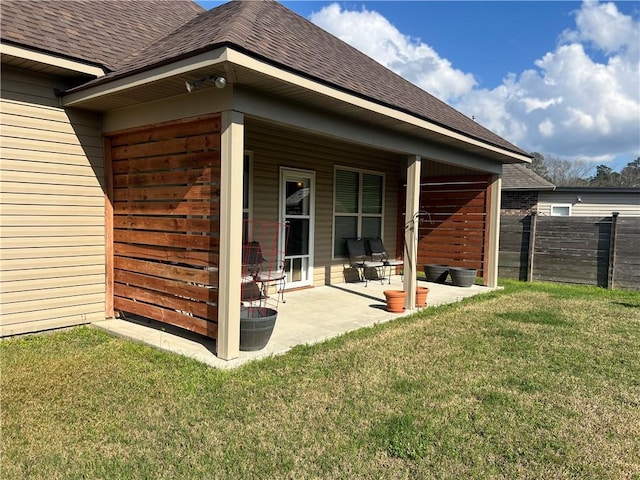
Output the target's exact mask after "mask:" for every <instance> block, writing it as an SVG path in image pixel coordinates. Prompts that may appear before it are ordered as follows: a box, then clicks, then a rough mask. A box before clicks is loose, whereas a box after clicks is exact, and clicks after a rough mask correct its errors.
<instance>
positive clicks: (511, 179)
mask: <svg viewBox="0 0 640 480" xmlns="http://www.w3.org/2000/svg"><path fill="white" fill-rule="evenodd" d="M555 188H556V187H555V185H554V184H553V183H551V182H549V181H548V180H546V179H544V178H542V177H541V176H540V175H538V174H537V173H536V172H534V171H533V170H531V169H530V168H527V167H525V166H524V165H521V164H512V165H505V166H504V168H503V169H502V202H501V205H500V209H501V212H502V215H518V216H523V215H529V214H530V213H532V212H534V211H536V210H537V209H538V198H539V197H540V194H541V192H549V191H553V190H554V189H555Z"/></svg>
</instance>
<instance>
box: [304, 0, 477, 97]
mask: <svg viewBox="0 0 640 480" xmlns="http://www.w3.org/2000/svg"><path fill="white" fill-rule="evenodd" d="M310 19H311V21H312V22H313V23H315V24H316V25H318V26H320V27H322V28H324V29H325V30H327V31H329V32H331V33H332V34H334V35H335V36H336V37H338V38H340V39H341V40H343V41H345V42H347V43H349V44H350V45H352V46H354V47H355V48H357V49H358V50H360V51H361V52H363V53H365V54H367V55H369V56H370V57H371V58H373V59H375V60H377V61H378V62H380V63H381V64H382V65H384V66H385V67H387V68H389V69H390V70H393V71H394V72H396V73H397V74H398V75H401V76H402V77H404V78H406V79H407V80H409V81H410V82H412V83H414V84H416V85H418V86H419V87H421V88H422V89H424V90H426V91H428V92H429V93H431V94H432V95H435V96H436V97H438V98H440V99H442V100H447V99H452V98H456V97H459V96H461V95H464V94H466V93H468V92H470V91H471V89H472V88H473V87H474V86H475V85H476V80H475V79H474V77H473V75H472V74H470V73H463V72H461V71H460V70H457V69H455V68H453V67H452V65H451V62H449V61H448V60H447V59H444V58H441V57H440V56H439V55H438V54H437V53H436V52H435V51H434V50H433V49H432V48H431V47H430V46H429V45H427V44H425V43H423V42H421V41H420V40H419V39H414V38H411V37H409V36H407V35H403V34H402V33H400V31H399V30H398V29H397V28H396V27H395V26H393V25H392V24H391V23H390V22H389V21H388V20H387V19H386V18H385V17H383V16H382V15H380V14H379V13H378V12H375V11H369V10H367V9H366V8H363V9H362V10H359V11H353V10H344V9H342V7H340V5H338V4H337V3H333V4H331V5H329V6H327V7H324V8H323V9H322V10H320V11H319V12H316V13H313V14H311V16H310Z"/></svg>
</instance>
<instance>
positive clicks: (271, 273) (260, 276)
mask: <svg viewBox="0 0 640 480" xmlns="http://www.w3.org/2000/svg"><path fill="white" fill-rule="evenodd" d="M271 267H275V268H271ZM242 268H243V283H244V282H245V280H246V278H247V277H249V278H251V279H253V281H254V282H255V283H259V284H260V289H259V292H260V300H262V299H266V298H267V290H268V288H269V285H276V289H277V292H278V295H279V296H280V298H281V299H282V303H286V301H285V299H284V289H285V287H286V283H287V273H286V272H285V269H284V260H283V261H282V263H281V264H280V265H275V264H273V265H272V264H271V263H270V262H269V260H268V259H266V258H264V257H263V255H262V248H261V247H260V242H258V241H255V240H254V241H252V242H249V243H245V244H244V245H243V248H242Z"/></svg>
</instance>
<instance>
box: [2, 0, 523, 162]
mask: <svg viewBox="0 0 640 480" xmlns="http://www.w3.org/2000/svg"><path fill="white" fill-rule="evenodd" d="M10 3H11V5H12V9H14V10H15V8H17V7H16V5H25V4H24V3H22V2H19V1H18V2H15V1H11V2H10ZM33 3H34V4H35V6H37V5H39V2H33ZM27 4H28V5H29V14H36V15H37V18H38V19H40V20H41V23H42V18H43V16H44V17H46V18H50V15H52V13H54V12H55V9H56V8H57V7H56V6H57V5H62V4H64V5H66V4H67V2H62V1H57V2H48V3H47V4H46V5H48V8H49V10H47V13H46V15H44V14H43V13H42V12H40V9H39V8H36V7H35V6H34V5H33V4H31V3H27ZM129 4H135V5H137V6H138V7H136V8H138V9H144V8H147V6H148V5H153V6H154V7H155V6H156V5H160V6H161V10H162V12H163V17H164V16H167V17H168V18H169V20H171V16H170V15H168V14H166V12H165V9H170V5H175V3H174V2H173V1H169V2H161V3H160V4H157V3H156V2H153V3H151V2H137V1H132V2H101V1H99V0H94V1H92V2H90V3H87V4H84V3H82V2H81V3H80V4H75V3H74V5H83V7H82V8H78V10H77V12H75V13H76V15H78V14H80V19H82V21H83V22H84V21H87V22H89V23H91V28H90V29H89V30H86V29H83V32H84V33H83V35H86V36H87V39H86V41H87V43H89V38H88V37H90V36H91V35H90V33H92V32H93V33H94V34H95V36H96V38H92V39H91V43H93V44H95V45H94V46H92V47H91V48H89V47H88V46H87V47H86V48H84V49H83V48H81V47H82V42H78V41H77V40H78V38H80V37H82V35H80V36H78V35H77V34H74V35H73V36H72V38H73V39H74V40H76V41H73V42H69V45H68V47H69V48H68V51H67V52H66V53H67V54H68V55H72V56H73V55H76V56H78V57H79V58H86V59H87V60H92V61H97V62H105V65H107V66H109V67H110V68H113V69H114V71H113V72H112V73H111V74H108V75H106V76H105V77H101V78H99V79H97V80H94V81H92V82H90V83H89V84H87V85H97V84H101V83H105V82H108V81H110V80H112V79H114V78H121V77H126V76H128V75H131V74H133V73H134V72H140V71H144V70H148V69H151V68H153V67H155V66H158V65H162V64H168V63H171V62H174V61H176V60H178V59H183V58H188V57H190V56H193V55H196V54H198V53H202V52H205V51H208V50H212V49H214V48H218V47H221V46H232V47H233V48H235V49H238V50H240V51H242V52H243V53H246V54H247V55H249V56H252V57H254V58H257V59H259V60H262V61H265V62H268V63H270V64H272V65H275V66H277V67H278V68H282V69H286V70H288V71H291V72H294V73H296V74H298V75H302V76H304V77H307V78H311V79H313V80H315V81H318V82H322V83H324V84H326V85H329V86H331V87H332V88H336V89H339V90H342V91H345V92H348V93H350V94H353V95H357V96H359V97H361V98H365V99H367V100H370V101H373V102H376V103H378V104H381V105H385V106H388V107H391V108H393V109H395V110H398V111H402V112H405V113H409V114H411V115H414V116H416V117H418V118H422V119H425V120H428V121H431V122H433V123H435V124H438V125H441V126H443V127H445V128H448V129H450V130H452V131H456V132H459V133H462V134H464V135H467V136H469V137H471V138H475V139H477V140H480V141H483V142H486V143H488V144H491V145H494V146H498V147H500V148H503V149H505V150H508V151H510V152H514V153H517V154H520V155H525V156H528V154H527V153H526V152H524V151H523V150H521V149H520V148H518V147H517V146H515V145H513V144H512V143H510V142H508V141H507V140H505V139H504V138H502V137H500V136H498V135H496V134H495V133H493V132H491V131H490V130H488V129H486V128H485V127H483V126H482V125H480V124H479V123H477V122H475V121H474V120H472V119H470V118H469V117H467V116H465V115H463V114H462V113H460V112H458V111H457V110H455V109H454V108H452V107H450V106H449V105H447V104H446V103H444V102H442V101H440V100H438V99H437V98H435V97H434V96H432V95H431V94H429V93H427V92H425V91H424V90H422V89H420V88H419V87H417V86H416V85H414V84H412V83H411V82H409V81H407V80H405V79H403V78H402V77H400V76H399V75H397V74H395V73H393V72H392V71H390V70H389V69H387V68H386V67H384V66H383V65H381V64H380V63H378V62H376V61H375V60H373V59H372V58H370V57H368V56H367V55H365V54H364V53H362V52H360V51H358V50H357V49H355V48H353V47H351V46H350V45H348V44H347V43H345V42H343V41H342V40H340V39H338V38H336V37H335V36H333V35H331V34H330V33H328V32H326V31H324V30H323V29H321V28H320V27H318V26H316V25H314V24H313V23H311V22H310V21H308V20H306V19H304V18H302V17H301V16H299V15H298V14H296V13H294V12H292V11H291V10H289V9H287V8H286V7H284V6H283V5H281V4H279V3H277V2H275V1H271V0H265V1H231V2H228V3H226V4H223V5H221V6H219V7H216V8H214V9H212V10H209V11H206V12H202V13H200V14H199V15H197V16H194V13H197V12H193V11H192V10H193V9H194V8H196V7H194V6H192V7H186V6H184V7H183V6H182V4H180V7H179V8H177V9H176V10H177V13H176V15H178V16H180V18H183V19H185V20H189V21H188V22H185V23H184V24H181V23H179V22H176V21H175V18H174V19H173V20H174V22H173V23H172V22H170V21H166V22H165V21H164V20H159V19H158V13H157V12H156V11H155V10H153V9H151V10H150V11H149V12H147V14H146V15H143V14H140V12H137V11H136V8H133V7H132V8H131V9H129V8H125V5H129ZM86 5H91V6H92V9H88V8H86ZM3 10H4V3H3ZM69 10H72V9H68V8H67V9H66V10H65V11H66V13H67V14H68V15H67V14H65V15H63V18H64V19H65V21H63V22H61V23H62V24H63V27H61V28H58V27H51V26H49V28H48V29H43V30H42V31H43V32H44V33H45V35H43V37H44V39H37V35H35V34H34V32H30V34H28V35H27V34H24V38H23V39H24V40H26V41H25V43H27V44H30V43H29V42H33V43H35V44H36V45H35V46H39V47H40V48H43V49H46V48H47V44H48V43H47V42H48V41H49V40H52V41H51V46H52V48H55V51H58V52H59V53H62V52H63V51H64V50H65V44H64V41H63V40H62V39H63V38H64V36H65V34H71V32H73V30H74V28H78V26H77V25H75V23H74V21H73V17H71V16H69V15H71V12H70V11H69ZM183 10H186V12H183ZM116 11H118V12H117V13H116ZM181 12H182V13H181ZM3 16H4V12H3ZM92 16H95V17H98V19H95V20H90V19H91V17H92ZM142 19H143V20H144V23H142V22H141V20H142ZM8 23H10V22H8ZM25 23H27V22H25V21H24V20H23V21H22V23H21V26H22V27H25V25H24V24H25ZM45 23H46V22H45ZM50 23H51V22H49V25H50ZM176 24H177V25H176ZM3 28H4V20H3ZM116 29H117V30H116ZM123 29H124V30H126V29H131V30H137V29H139V30H141V32H140V35H141V36H142V37H143V38H142V39H141V40H140V41H135V40H134V37H135V35H133V34H132V33H127V32H125V33H127V34H126V35H125V36H126V40H124V39H120V38H119V35H118V34H117V32H121V31H122V30H123ZM15 30H19V28H14V32H13V34H11V35H10V38H9V39H10V40H13V41H19V40H18V39H19V38H20V36H19V34H18V33H16V32H15ZM27 30H28V28H27ZM156 30H158V31H161V32H162V33H165V32H169V33H168V34H166V35H165V36H163V37H162V38H154V39H153V40H151V37H152V36H153V35H150V34H151V33H153V32H155V31H156ZM144 34H146V35H144ZM2 37H3V39H4V38H5V35H4V32H3V34H2ZM108 42H115V45H113V48H107V44H108ZM119 44H122V46H120V45H119ZM134 44H137V46H138V47H139V48H136V49H132V48H131V47H132V46H133V45H134ZM125 52H126V54H127V55H120V56H119V55H118V54H119V53H120V54H122V53H125ZM92 55H93V58H90V57H91V56H92ZM114 62H115V63H114ZM83 88H84V86H80V87H77V88H76V89H74V90H76V91H77V90H81V89H83Z"/></svg>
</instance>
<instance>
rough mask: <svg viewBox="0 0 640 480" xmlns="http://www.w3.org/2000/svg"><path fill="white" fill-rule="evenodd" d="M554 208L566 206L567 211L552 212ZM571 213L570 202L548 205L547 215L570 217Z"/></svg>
mask: <svg viewBox="0 0 640 480" xmlns="http://www.w3.org/2000/svg"><path fill="white" fill-rule="evenodd" d="M555 208H567V209H568V212H569V213H568V214H566V215H564V214H562V213H556V212H554V209H555ZM572 213H573V212H572V205H571V204H570V203H552V204H551V205H550V206H549V215H550V216H552V217H570V216H571V214H572Z"/></svg>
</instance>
